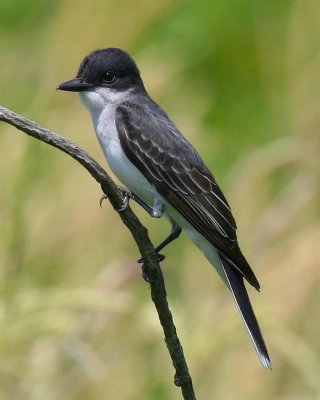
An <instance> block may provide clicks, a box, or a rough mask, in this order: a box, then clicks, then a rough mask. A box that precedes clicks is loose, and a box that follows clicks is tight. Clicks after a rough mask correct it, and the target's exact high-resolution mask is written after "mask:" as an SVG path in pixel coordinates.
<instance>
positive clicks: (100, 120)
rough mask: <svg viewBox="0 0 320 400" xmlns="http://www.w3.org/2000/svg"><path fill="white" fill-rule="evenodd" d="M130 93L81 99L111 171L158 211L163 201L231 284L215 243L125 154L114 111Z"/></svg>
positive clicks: (95, 93) (93, 94) (83, 95)
mask: <svg viewBox="0 0 320 400" xmlns="http://www.w3.org/2000/svg"><path fill="white" fill-rule="evenodd" d="M130 95H131V93H130V91H129V90H127V91H123V92H119V91H117V92H116V91H113V90H112V89H107V88H97V89H95V91H88V92H80V98H81V100H82V102H83V103H84V104H85V106H86V107H87V108H88V109H89V111H90V113H91V117H92V122H93V125H94V128H95V132H96V135H97V138H98V140H99V142H100V146H101V148H102V150H103V152H104V154H105V157H106V159H107V161H108V164H109V166H110V168H111V170H112V172H113V173H114V174H115V175H116V177H117V178H118V179H119V180H120V181H121V182H122V183H123V184H124V185H125V186H126V187H127V188H128V189H130V190H132V191H133V192H134V193H135V194H136V195H137V196H139V197H140V198H141V199H142V200H144V201H145V202H146V203H147V204H149V205H151V206H152V205H155V206H156V207H155V211H156V212H157V211H159V209H161V207H160V206H159V204H163V206H164V213H165V214H167V215H168V216H170V217H171V218H172V219H174V220H175V221H176V223H177V224H178V225H179V226H180V227H181V228H182V229H183V230H184V232H185V233H186V234H187V236H188V237H189V238H190V239H191V240H192V242H193V243H194V244H195V245H196V246H197V247H198V248H199V249H200V250H201V251H202V252H203V254H204V255H205V256H206V258H207V259H208V260H209V261H210V263H211V264H213V265H214V267H215V268H216V269H217V271H218V273H219V275H220V276H221V277H222V279H223V280H224V281H225V283H226V284H227V285H228V286H229V284H228V281H227V279H226V276H225V273H224V271H223V269H222V268H221V265H220V257H219V255H218V253H217V250H216V249H215V247H214V246H212V244H210V243H209V242H208V241H207V240H206V239H205V238H204V237H203V236H202V235H201V234H200V233H199V232H198V231H197V230H196V229H194V228H193V227H192V226H191V225H190V224H189V223H188V222H187V221H186V220H185V219H184V218H183V217H182V215H181V214H180V213H179V212H178V211H177V210H176V209H174V208H173V207H172V206H171V205H170V204H168V203H167V202H166V201H165V200H164V199H163V198H162V197H161V196H160V195H159V194H158V193H157V191H156V190H155V188H154V187H153V186H152V185H151V184H150V183H149V182H148V181H147V179H146V178H145V177H144V176H143V175H142V174H141V172H140V171H139V170H138V169H137V168H136V167H135V166H134V165H133V164H132V163H131V162H130V161H129V160H128V158H127V157H126V155H125V154H124V152H123V150H122V147H121V145H120V142H119V138H118V133H117V130H116V126H115V111H116V108H117V106H118V105H119V104H120V103H122V102H123V101H125V100H126V99H127V98H128V97H129V96H130Z"/></svg>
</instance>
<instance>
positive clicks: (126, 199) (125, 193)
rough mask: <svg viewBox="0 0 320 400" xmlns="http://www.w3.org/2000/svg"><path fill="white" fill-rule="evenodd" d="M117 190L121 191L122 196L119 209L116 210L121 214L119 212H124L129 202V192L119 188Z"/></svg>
mask: <svg viewBox="0 0 320 400" xmlns="http://www.w3.org/2000/svg"><path fill="white" fill-rule="evenodd" d="M119 189H120V190H121V192H122V194H123V201H122V205H121V207H119V208H118V209H117V211H118V212H121V211H124V210H126V209H127V208H128V205H129V200H130V198H131V192H130V190H128V189H125V188H121V187H120V188H119Z"/></svg>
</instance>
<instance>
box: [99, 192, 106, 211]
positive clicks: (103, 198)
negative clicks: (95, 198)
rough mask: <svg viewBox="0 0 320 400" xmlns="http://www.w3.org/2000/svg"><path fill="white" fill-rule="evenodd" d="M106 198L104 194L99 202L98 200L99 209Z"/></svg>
mask: <svg viewBox="0 0 320 400" xmlns="http://www.w3.org/2000/svg"><path fill="white" fill-rule="evenodd" d="M107 198H108V196H107V195H106V194H105V193H103V195H102V196H101V197H100V200H99V206H100V208H102V203H103V202H104V200H106V199H107Z"/></svg>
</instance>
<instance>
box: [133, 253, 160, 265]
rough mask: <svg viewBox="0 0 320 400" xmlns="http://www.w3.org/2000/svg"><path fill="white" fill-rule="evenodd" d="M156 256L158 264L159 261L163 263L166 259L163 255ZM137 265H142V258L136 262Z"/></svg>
mask: <svg viewBox="0 0 320 400" xmlns="http://www.w3.org/2000/svg"><path fill="white" fill-rule="evenodd" d="M157 256H158V262H161V261H163V260H164V259H165V258H166V256H165V255H163V254H159V253H158V254H157ZM137 263H138V264H143V258H142V257H141V258H139V260H137Z"/></svg>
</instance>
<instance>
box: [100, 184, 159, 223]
mask: <svg viewBox="0 0 320 400" xmlns="http://www.w3.org/2000/svg"><path fill="white" fill-rule="evenodd" d="M119 190H120V191H121V193H122V194H123V203H122V206H121V207H120V208H119V209H118V210H117V211H124V210H125V209H126V208H127V207H128V204H129V200H130V199H132V200H134V201H135V202H136V203H137V204H139V206H140V207H142V208H143V209H144V210H145V211H147V213H148V214H149V215H150V216H151V217H153V218H160V217H162V215H163V208H164V207H163V203H162V202H161V200H159V199H155V201H154V205H153V207H150V206H149V205H148V204H147V203H146V202H145V201H143V200H142V199H141V198H140V197H139V196H137V195H136V194H134V193H133V192H131V190H129V189H126V188H123V187H119ZM107 198H108V196H107V195H106V194H105V193H104V194H103V195H102V196H101V198H100V201H99V205H100V207H102V203H103V201H104V200H106V199H107Z"/></svg>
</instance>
